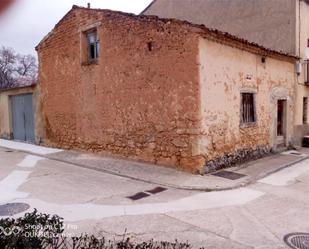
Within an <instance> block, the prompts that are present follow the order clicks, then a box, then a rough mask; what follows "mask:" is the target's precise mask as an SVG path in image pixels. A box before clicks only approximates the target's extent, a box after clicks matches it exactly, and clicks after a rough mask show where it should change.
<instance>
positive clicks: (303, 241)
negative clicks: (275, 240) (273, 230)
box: [283, 233, 309, 249]
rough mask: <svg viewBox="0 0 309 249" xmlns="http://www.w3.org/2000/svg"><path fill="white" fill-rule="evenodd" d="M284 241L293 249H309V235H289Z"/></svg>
mask: <svg viewBox="0 0 309 249" xmlns="http://www.w3.org/2000/svg"><path fill="white" fill-rule="evenodd" d="M283 240H284V242H285V243H286V244H287V245H288V246H289V247H291V248H293V249H309V233H289V234H287V235H285V236H284V238H283Z"/></svg>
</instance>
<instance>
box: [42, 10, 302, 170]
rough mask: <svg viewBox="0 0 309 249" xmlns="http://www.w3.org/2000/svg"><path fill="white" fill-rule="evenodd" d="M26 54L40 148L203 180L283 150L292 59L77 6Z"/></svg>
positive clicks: (289, 127)
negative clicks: (170, 169) (35, 90)
mask: <svg viewBox="0 0 309 249" xmlns="http://www.w3.org/2000/svg"><path fill="white" fill-rule="evenodd" d="M36 49H37V51H38V57H39V82H40V89H41V92H40V106H41V109H42V116H43V118H42V120H43V121H44V127H45V129H44V132H42V134H41V137H42V141H44V143H45V144H48V145H53V146H57V147H63V148H74V149H81V150H89V151H94V152H109V153H112V154H115V155H120V156H125V157H129V158H132V159H137V160H143V161H147V162H152V163H157V164H162V165H169V166H174V167H178V168H180V169H183V170H187V171H191V172H200V173H203V172H207V171H208V170H211V169H214V168H218V167H222V166H228V165H230V164H232V163H235V162H240V161H242V160H247V159H250V158H256V157H259V156H261V155H264V154H265V153H268V152H269V151H270V150H272V149H276V148H277V147H278V146H287V145H289V143H291V142H292V138H293V118H294V117H293V113H294V109H295V108H294V96H295V77H296V74H295V61H296V60H297V58H295V57H294V56H291V55H287V54H285V53H280V52H276V51H273V50H270V49H266V48H264V47H262V46H259V45H257V44H253V43H250V42H247V41H246V40H243V39H240V38H237V37H235V36H232V35H229V34H226V33H222V32H219V31H212V30H210V29H208V28H206V27H205V26H200V25H194V24H191V23H189V22H185V21H180V20H174V19H160V18H157V17H153V16H135V15H131V14H126V13H121V12H114V11H110V10H100V9H89V8H82V7H77V6H73V8H72V10H71V11H69V12H68V13H67V14H66V15H65V16H64V17H63V19H62V20H60V22H59V23H58V24H57V25H56V26H55V28H54V29H53V30H52V31H51V32H50V33H49V34H48V35H47V36H46V37H45V38H44V39H43V40H42V41H41V42H40V44H39V45H38V46H37V48H36Z"/></svg>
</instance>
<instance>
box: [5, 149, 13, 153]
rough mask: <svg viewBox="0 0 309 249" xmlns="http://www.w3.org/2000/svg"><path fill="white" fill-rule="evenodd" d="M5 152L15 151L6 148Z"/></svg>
mask: <svg viewBox="0 0 309 249" xmlns="http://www.w3.org/2000/svg"><path fill="white" fill-rule="evenodd" d="M4 152H8V153H9V152H13V151H12V150H5V151H4Z"/></svg>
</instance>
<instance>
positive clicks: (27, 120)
mask: <svg viewBox="0 0 309 249" xmlns="http://www.w3.org/2000/svg"><path fill="white" fill-rule="evenodd" d="M11 110H12V126H13V139H15V140H21V141H27V142H31V143H34V142H35V139H34V112H33V101H32V94H23V95H16V96H12V97H11Z"/></svg>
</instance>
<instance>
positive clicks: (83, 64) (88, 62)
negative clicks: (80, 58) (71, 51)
mask: <svg viewBox="0 0 309 249" xmlns="http://www.w3.org/2000/svg"><path fill="white" fill-rule="evenodd" d="M90 65H99V62H98V60H91V61H85V62H82V66H90Z"/></svg>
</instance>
